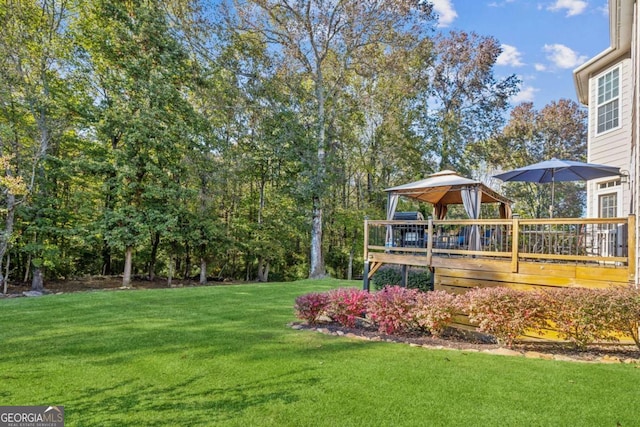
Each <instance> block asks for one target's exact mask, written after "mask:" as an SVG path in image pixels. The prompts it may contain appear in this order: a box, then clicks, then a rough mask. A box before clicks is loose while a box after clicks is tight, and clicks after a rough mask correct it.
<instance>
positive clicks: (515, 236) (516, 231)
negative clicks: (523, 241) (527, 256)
mask: <svg viewBox="0 0 640 427" xmlns="http://www.w3.org/2000/svg"><path fill="white" fill-rule="evenodd" d="M511 219H512V221H513V225H512V226H511V227H512V228H511V272H512V273H517V272H518V269H519V266H518V247H519V246H520V242H519V240H520V223H519V221H518V216H515V215H514V216H513V217H512V218H511Z"/></svg>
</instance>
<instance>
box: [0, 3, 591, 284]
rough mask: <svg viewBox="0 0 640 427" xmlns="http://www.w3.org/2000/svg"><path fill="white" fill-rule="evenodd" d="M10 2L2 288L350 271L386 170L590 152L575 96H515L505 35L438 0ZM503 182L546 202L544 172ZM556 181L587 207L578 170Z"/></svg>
mask: <svg viewBox="0 0 640 427" xmlns="http://www.w3.org/2000/svg"><path fill="white" fill-rule="evenodd" d="M0 21H1V22H0V24H1V25H0V51H1V52H0V61H1V64H0V165H1V167H2V173H1V174H0V190H1V191H2V194H1V205H0V217H1V221H2V223H1V224H2V225H1V226H0V227H1V228H0V284H1V285H3V287H4V290H5V292H6V285H7V283H8V282H9V281H12V282H22V281H25V282H29V281H33V286H34V288H35V289H37V288H41V287H42V280H43V278H44V279H45V280H46V279H59V278H71V277H82V276H86V275H120V274H121V275H122V276H123V285H125V286H128V285H129V283H130V281H131V278H132V276H135V275H139V276H144V277H148V278H150V279H153V278H154V277H156V276H162V277H166V278H167V280H168V281H169V282H170V281H171V280H172V278H199V280H200V281H201V282H204V281H206V280H207V277H220V278H222V277H224V278H233V279H244V280H259V281H267V280H269V279H271V280H292V279H299V278H303V277H322V276H323V275H326V274H330V275H332V276H336V277H344V278H347V277H351V275H352V274H360V272H361V271H362V261H363V260H362V239H363V227H362V225H363V220H364V218H365V217H367V216H368V217H370V218H383V217H384V212H385V202H386V196H385V193H384V191H383V190H384V189H385V188H388V187H391V186H393V185H397V184H401V183H404V182H409V181H413V180H416V179H421V178H423V177H425V176H426V175H428V174H430V173H433V172H437V171H439V170H444V169H452V170H455V171H457V172H458V173H460V174H461V175H464V176H469V177H474V178H478V179H484V180H488V178H489V176H490V175H491V173H492V172H493V171H494V170H496V169H500V168H502V169H504V170H506V169H510V168H512V167H518V166H522V165H524V164H528V163H533V162H535V161H539V160H544V159H548V158H550V157H558V158H569V159H574V160H584V158H585V157H586V112H585V111H584V110H583V109H582V108H580V107H579V106H578V105H577V104H575V103H574V102H572V101H569V100H558V101H557V102H552V103H550V104H549V105H547V106H546V107H544V108H543V109H542V110H536V109H535V108H534V107H533V105H532V104H531V103H523V104H520V105H516V106H514V105H511V104H510V103H509V99H510V98H511V97H512V96H514V95H515V94H517V92H518V90H519V83H520V82H519V80H518V78H517V76H515V75H509V76H499V75H498V74H497V73H496V70H495V68H494V67H495V63H496V59H497V58H498V56H499V55H500V53H501V48H500V43H499V41H498V40H496V39H495V38H493V37H491V36H490V35H478V34H475V33H466V32H449V33H439V32H437V31H436V29H435V28H436V23H437V17H436V16H435V15H434V13H433V10H432V7H431V5H430V4H429V2H423V1H417V0H381V1H375V2H370V1H356V0H347V1H318V0H302V1H296V2H290V1H287V0H226V1H221V2H219V1H206V0H163V1H159V0H7V1H5V2H2V3H1V4H0ZM506 152H509V153H511V156H505V155H504V153H506ZM501 191H502V192H503V193H505V194H506V195H508V196H511V197H512V198H513V199H514V200H518V203H517V205H516V206H515V208H516V210H517V211H518V212H520V213H521V215H523V216H532V217H540V216H544V214H545V211H546V204H545V202H544V200H545V197H546V193H545V192H547V191H548V189H547V188H545V187H544V186H532V185H527V184H514V185H509V186H507V187H505V188H503V189H502V190H501ZM556 192H557V193H559V194H561V195H562V197H559V199H561V200H563V202H562V203H561V204H560V205H559V206H557V208H556V214H558V215H562V216H579V215H580V213H581V211H582V206H583V205H584V200H583V198H584V192H583V191H581V188H580V186H579V185H576V184H570V183H561V185H559V186H557V187H556ZM411 208H412V209H421V210H423V211H424V213H425V214H427V215H428V213H429V212H428V211H429V210H430V209H431V207H429V206H419V207H418V206H411Z"/></svg>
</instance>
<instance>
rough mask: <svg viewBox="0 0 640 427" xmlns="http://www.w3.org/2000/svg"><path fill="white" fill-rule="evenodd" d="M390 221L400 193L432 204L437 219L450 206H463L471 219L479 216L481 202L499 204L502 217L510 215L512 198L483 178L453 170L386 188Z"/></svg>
mask: <svg viewBox="0 0 640 427" xmlns="http://www.w3.org/2000/svg"><path fill="white" fill-rule="evenodd" d="M385 191H386V192H387V220H389V221H390V220H392V219H393V216H394V214H395V212H396V208H397V207H398V200H399V198H400V196H404V197H408V198H411V199H415V200H420V201H422V202H427V203H431V204H432V205H433V216H434V219H444V218H445V217H446V215H447V209H448V205H460V204H462V205H464V208H465V211H466V212H467V215H469V218H470V219H478V218H479V216H480V205H481V204H482V203H500V217H501V218H511V200H509V199H507V198H506V197H504V196H502V195H500V194H498V193H497V192H495V191H493V190H492V189H491V188H489V187H487V186H486V185H485V184H483V183H482V182H481V181H476V180H473V179H470V178H465V177H463V176H460V175H458V174H457V173H456V172H454V171H451V170H444V171H441V172H437V173H434V174H431V175H429V176H428V177H427V178H425V179H422V180H420V181H415V182H410V183H408V184H403V185H398V186H396V187H391V188H387V189H386V190H385Z"/></svg>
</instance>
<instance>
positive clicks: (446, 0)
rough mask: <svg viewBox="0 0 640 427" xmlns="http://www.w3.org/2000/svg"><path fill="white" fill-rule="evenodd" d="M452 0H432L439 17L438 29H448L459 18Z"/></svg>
mask: <svg viewBox="0 0 640 427" xmlns="http://www.w3.org/2000/svg"><path fill="white" fill-rule="evenodd" d="M451 1H452V0H432V3H433V10H434V11H435V13H436V14H437V15H438V27H448V26H449V25H451V23H452V22H453V21H454V20H455V19H456V18H457V17H458V12H456V10H455V9H454V8H453V4H452V3H451Z"/></svg>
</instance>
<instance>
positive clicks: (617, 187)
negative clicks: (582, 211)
mask: <svg viewBox="0 0 640 427" xmlns="http://www.w3.org/2000/svg"><path fill="white" fill-rule="evenodd" d="M596 189H597V190H596V194H595V196H596V198H595V203H596V206H595V207H596V217H597V218H601V216H600V212H601V210H600V208H601V206H600V197H602V196H609V195H613V194H615V195H616V217H619V216H620V214H621V212H622V182H621V180H620V179H619V178H618V179H614V180H609V181H600V182H598V183H596Z"/></svg>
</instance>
